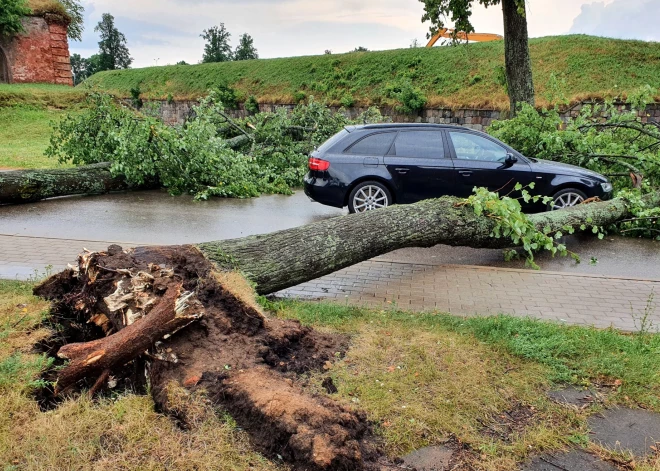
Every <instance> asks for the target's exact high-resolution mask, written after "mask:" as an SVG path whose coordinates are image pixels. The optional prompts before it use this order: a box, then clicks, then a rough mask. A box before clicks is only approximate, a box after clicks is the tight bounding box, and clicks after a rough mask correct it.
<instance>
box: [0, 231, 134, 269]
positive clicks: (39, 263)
mask: <svg viewBox="0 0 660 471" xmlns="http://www.w3.org/2000/svg"><path fill="white" fill-rule="evenodd" d="M112 244H113V242H101V241H89V240H68V239H48V238H43V237H26V236H9V235H0V278H4V279H10V280H11V279H15V278H18V279H26V278H28V277H30V276H39V275H41V274H42V273H44V272H45V271H46V267H49V269H50V270H52V271H53V272H58V271H61V270H63V269H64V268H66V265H67V264H68V263H73V262H75V261H76V258H77V256H78V254H79V253H80V252H82V250H83V248H86V249H88V250H97V251H98V250H103V249H106V248H108V246H109V245H112ZM128 245H130V244H127V246H128Z"/></svg>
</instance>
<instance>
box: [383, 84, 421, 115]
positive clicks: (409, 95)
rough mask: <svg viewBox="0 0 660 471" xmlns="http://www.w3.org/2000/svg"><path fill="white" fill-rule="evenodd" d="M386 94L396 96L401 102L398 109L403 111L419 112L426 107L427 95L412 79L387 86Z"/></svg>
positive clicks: (390, 96)
mask: <svg viewBox="0 0 660 471" xmlns="http://www.w3.org/2000/svg"><path fill="white" fill-rule="evenodd" d="M385 96H386V97H387V98H394V99H396V100H398V101H399V103H401V105H400V106H397V107H396V109H397V111H400V112H402V113H417V112H419V111H421V110H422V109H424V105H426V97H425V96H424V94H423V93H422V91H421V90H420V89H419V88H417V87H415V86H414V85H413V83H412V80H410V79H403V80H400V81H399V82H397V83H394V84H389V85H387V86H386V87H385Z"/></svg>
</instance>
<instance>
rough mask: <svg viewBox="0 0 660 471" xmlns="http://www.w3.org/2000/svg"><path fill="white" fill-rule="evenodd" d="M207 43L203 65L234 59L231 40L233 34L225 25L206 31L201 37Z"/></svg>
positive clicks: (221, 24)
mask: <svg viewBox="0 0 660 471" xmlns="http://www.w3.org/2000/svg"><path fill="white" fill-rule="evenodd" d="M200 36H201V37H202V38H204V40H205V41H206V44H205V45H204V56H203V57H202V62H203V63H210V62H227V61H231V60H232V59H233V53H232V50H231V46H230V45H229V38H230V37H231V34H230V33H229V31H227V28H225V24H224V23H220V26H213V27H211V28H209V29H205V30H204V31H203V32H202V34H201V35H200Z"/></svg>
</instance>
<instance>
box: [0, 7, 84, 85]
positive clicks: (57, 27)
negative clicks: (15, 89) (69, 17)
mask: <svg viewBox="0 0 660 471" xmlns="http://www.w3.org/2000/svg"><path fill="white" fill-rule="evenodd" d="M23 26H24V28H25V32H24V33H21V34H19V35H17V36H16V37H14V38H11V39H8V40H4V41H0V49H1V50H0V61H2V60H4V61H5V64H4V69H5V74H6V75H8V76H7V77H5V79H6V80H5V81H8V82H9V83H53V84H58V85H70V86H73V75H72V74H71V64H70V58H69V42H68V38H67V26H66V25H65V24H62V23H61V21H58V20H57V19H56V18H49V17H48V16H47V17H45V18H42V17H37V16H31V17H27V18H26V19H25V20H24V21H23ZM2 55H4V57H1V56H2ZM0 67H2V65H0ZM3 75H4V74H3ZM0 78H1V77H0Z"/></svg>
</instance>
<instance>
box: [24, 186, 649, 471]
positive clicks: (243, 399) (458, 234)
mask: <svg viewBox="0 0 660 471" xmlns="http://www.w3.org/2000/svg"><path fill="white" fill-rule="evenodd" d="M524 194H525V193H524V191H523V195H524ZM492 196H493V194H487V193H484V192H481V193H479V192H477V194H475V197H474V198H473V199H470V200H458V199H455V198H441V199H437V200H428V201H424V202H421V203H417V204H415V205H410V206H399V207H396V206H395V207H391V208H387V209H385V210H379V211H374V212H367V213H363V214H357V215H351V216H346V217H340V218H334V219H330V220H326V221H323V222H319V223H315V224H311V225H307V226H303V227H299V228H295V229H289V230H285V231H281V232H277V233H273V234H268V235H262V236H253V237H247V238H242V239H235V240H226V241H217V242H209V243H203V244H199V245H187V246H162V247H138V248H134V249H129V250H123V249H122V248H121V247H118V246H111V247H109V248H108V250H107V251H105V252H100V253H92V252H85V253H83V254H81V256H80V257H79V263H78V265H77V266H76V267H71V268H70V269H68V270H65V271H64V272H62V273H60V274H58V275H55V276H54V277H52V278H50V279H48V280H46V281H45V282H44V283H42V284H41V285H40V286H38V287H37V288H36V289H35V292H36V294H37V295H39V296H42V297H45V298H47V299H50V300H52V301H53V307H52V312H53V316H52V322H54V323H57V325H58V326H57V327H58V328H57V330H58V333H59V334H58V336H57V337H56V338H53V339H51V340H50V343H49V344H48V346H49V352H50V354H52V355H54V356H55V355H57V356H58V357H59V358H61V359H64V360H67V362H66V363H63V364H62V365H61V367H60V368H58V369H56V370H53V371H51V372H50V373H47V375H51V376H50V377H49V378H50V379H52V380H54V381H55V388H54V393H55V394H56V395H59V396H62V395H66V394H68V393H70V392H72V391H75V390H79V389H80V388H89V392H90V393H91V394H95V393H96V392H98V391H100V390H102V389H103V388H105V387H106V384H107V383H108V381H111V382H112V383H113V384H114V383H116V382H117V381H122V380H128V379H129V378H132V379H131V380H132V381H138V382H139V381H140V379H144V377H145V376H146V377H147V380H148V381H149V384H150V390H151V393H152V395H153V398H154V401H155V403H156V406H157V408H158V409H159V410H161V411H163V412H166V413H169V414H171V415H172V416H173V417H174V418H176V420H178V421H179V423H180V424H181V425H182V426H185V425H186V410H185V409H182V408H181V407H180V406H179V405H178V404H180V401H179V402H178V403H173V402H172V401H171V400H170V399H171V398H172V397H175V396H176V395H180V394H181V392H182V391H185V393H186V394H205V395H206V397H207V398H208V399H209V400H211V401H213V402H214V403H215V404H217V405H219V406H221V407H223V408H225V409H226V410H227V411H228V412H229V413H230V414H231V415H232V416H233V417H234V418H235V420H236V421H237V422H238V424H239V425H240V426H241V427H242V428H244V429H245V430H247V431H248V432H249V433H250V435H251V437H252V442H253V444H254V446H255V447H256V448H257V449H259V450H260V451H262V452H263V453H265V454H266V455H268V456H275V455H279V456H281V457H282V458H283V459H284V460H285V461H286V462H288V463H291V464H292V465H293V466H294V467H297V468H300V469H308V470H334V469H347V470H361V469H375V468H377V467H378V466H382V464H383V462H382V454H381V453H380V452H379V449H378V445H377V442H376V441H375V440H374V438H373V436H372V434H371V431H370V428H369V425H368V421H367V418H366V417H365V415H364V414H363V413H361V412H359V411H356V410H354V409H353V408H349V407H347V406H345V405H343V404H341V403H339V402H336V401H334V400H333V399H332V398H330V397H326V396H318V395H316V396H313V395H310V394H308V393H307V392H306V391H305V390H304V389H303V388H302V387H301V386H300V385H299V383H298V382H296V378H297V375H298V374H301V373H305V372H308V371H311V370H315V369H321V368H323V366H324V365H326V366H327V363H328V362H332V361H333V359H335V358H336V357H337V356H338V355H339V356H340V355H341V354H342V353H343V352H345V350H346V349H347V345H348V342H347V339H345V338H343V337H339V336H332V335H328V334H321V333H318V332H316V331H314V330H312V329H310V328H306V327H303V326H301V325H300V324H299V323H298V322H294V321H288V320H281V319H276V318H270V317H268V316H267V315H266V314H265V313H264V312H263V311H262V309H261V308H260V307H259V306H258V304H257V303H256V302H255V301H254V296H253V295H254V292H255V291H256V293H259V294H268V293H273V292H276V291H278V290H281V289H283V288H287V287H290V286H293V285H296V284H298V283H301V282H304V281H307V280H310V279H314V278H317V277H319V276H322V275H325V274H327V273H330V272H333V271H336V270H339V269H341V268H343V267H346V266H349V265H353V264H355V263H358V262H360V261H363V260H366V259H369V258H372V257H374V256H377V255H379V254H384V253H387V252H390V251H392V250H395V249H399V248H403V247H411V246H414V247H428V246H433V245H436V244H448V245H454V246H459V245H460V246H470V247H484V248H497V247H508V246H512V245H523V246H525V249H527V250H530V251H531V250H533V248H534V247H533V246H534V245H535V244H536V246H537V248H540V247H545V248H555V249H556V245H555V242H554V240H555V236H556V235H558V234H559V232H562V231H564V232H572V231H574V230H575V231H580V230H585V229H588V230H591V229H592V228H597V229H598V230H601V228H603V227H607V226H609V225H611V224H614V223H616V222H617V221H621V220H625V219H628V218H630V217H631V216H633V214H632V209H631V201H629V200H624V199H615V200H612V201H609V202H593V203H589V204H584V205H581V206H578V207H575V208H571V209H568V210H561V211H555V212H549V213H543V214H537V215H532V216H524V219H523V220H522V222H521V220H516V219H515V217H517V215H518V216H519V215H520V213H519V212H517V211H514V213H515V214H513V213H512V214H510V215H509V216H510V217H508V219H509V220H510V222H511V223H510V224H508V223H503V219H507V217H503V216H502V214H504V213H502V207H499V206H498V205H499V204H500V203H498V201H499V202H501V201H502V200H499V199H497V200H495V199H493V198H492ZM527 196H528V195H527ZM640 201H641V202H642V203H643V204H644V205H647V206H649V207H651V206H653V207H655V206H658V205H659V204H660V193H649V194H647V195H646V196H644V197H643V198H640V199H639V200H638V201H637V202H636V203H635V204H640ZM505 203H506V204H504V206H506V207H511V206H512V205H511V204H510V201H506V202H505ZM477 207H479V209H477ZM498 208H499V209H498ZM498 235H499V236H500V237H497V236H498ZM145 365H146V366H147V368H146V371H147V373H145V368H144V366H145ZM47 377H48V376H47Z"/></svg>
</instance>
